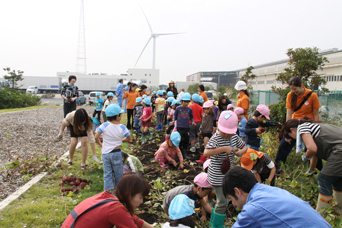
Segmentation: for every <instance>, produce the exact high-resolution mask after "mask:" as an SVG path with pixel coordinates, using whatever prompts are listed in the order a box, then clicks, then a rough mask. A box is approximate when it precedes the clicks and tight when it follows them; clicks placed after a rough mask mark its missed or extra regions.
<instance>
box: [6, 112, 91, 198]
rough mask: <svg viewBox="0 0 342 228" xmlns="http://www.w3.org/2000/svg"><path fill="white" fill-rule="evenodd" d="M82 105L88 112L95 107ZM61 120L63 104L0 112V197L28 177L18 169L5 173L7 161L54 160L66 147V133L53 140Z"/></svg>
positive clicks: (15, 188)
mask: <svg viewBox="0 0 342 228" xmlns="http://www.w3.org/2000/svg"><path fill="white" fill-rule="evenodd" d="M84 108H85V109H86V110H87V112H88V114H90V115H91V114H92V111H93V109H94V108H93V107H84ZM62 120H63V107H48V108H41V109H35V110H28V111H21V112H9V113H2V114H0V124H1V131H0V167H1V169H0V200H3V199H4V198H6V197H7V196H8V195H9V194H11V193H12V192H14V191H16V190H17V188H19V187H20V186H21V185H23V184H25V183H26V182H27V181H29V180H30V179H25V181H24V180H23V173H22V172H20V170H18V169H11V171H10V172H8V170H7V169H5V168H4V167H5V166H6V163H8V162H13V161H16V160H18V161H19V162H21V161H25V160H30V159H32V158H37V157H38V158H44V157H45V158H47V159H51V160H53V159H54V158H56V157H57V158H59V157H60V156H61V155H63V154H64V153H65V152H66V151H67V150H68V148H69V143H70V137H69V135H68V134H65V135H64V136H65V137H64V138H63V140H62V141H59V142H55V139H56V137H57V135H58V132H59V128H60V126H61V122H62ZM31 178H33V176H32V177H31Z"/></svg>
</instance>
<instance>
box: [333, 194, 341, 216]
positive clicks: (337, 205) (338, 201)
mask: <svg viewBox="0 0 342 228" xmlns="http://www.w3.org/2000/svg"><path fill="white" fill-rule="evenodd" d="M333 196H334V201H335V206H334V210H335V212H336V213H337V214H339V215H342V192H340V191H335V190H334V194H333Z"/></svg>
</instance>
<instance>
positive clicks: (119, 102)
mask: <svg viewBox="0 0 342 228" xmlns="http://www.w3.org/2000/svg"><path fill="white" fill-rule="evenodd" d="M118 104H119V106H120V108H121V107H122V96H119V97H118Z"/></svg>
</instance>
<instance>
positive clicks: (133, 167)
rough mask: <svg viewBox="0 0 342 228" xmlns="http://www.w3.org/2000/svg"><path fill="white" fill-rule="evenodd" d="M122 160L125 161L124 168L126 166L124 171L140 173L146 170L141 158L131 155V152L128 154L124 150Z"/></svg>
mask: <svg viewBox="0 0 342 228" xmlns="http://www.w3.org/2000/svg"><path fill="white" fill-rule="evenodd" d="M122 162H123V168H124V173H129V172H133V173H139V174H142V173H143V172H144V167H143V165H142V163H141V161H140V160H139V158H137V157H135V156H133V155H131V154H126V153H124V152H122Z"/></svg>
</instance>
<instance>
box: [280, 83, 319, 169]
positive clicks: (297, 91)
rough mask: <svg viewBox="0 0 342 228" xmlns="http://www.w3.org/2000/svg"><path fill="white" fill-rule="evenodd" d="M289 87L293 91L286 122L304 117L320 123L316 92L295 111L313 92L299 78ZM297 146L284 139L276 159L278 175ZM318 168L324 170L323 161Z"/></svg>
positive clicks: (287, 102)
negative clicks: (281, 166)
mask: <svg viewBox="0 0 342 228" xmlns="http://www.w3.org/2000/svg"><path fill="white" fill-rule="evenodd" d="M289 87H290V89H291V92H289V93H288V94H287V98H286V109H287V111H286V121H288V120H290V119H301V118H303V117H309V118H310V119H312V120H313V121H314V122H318V121H319V111H318V109H319V107H320V104H319V100H318V96H317V94H316V93H315V92H312V94H311V95H310V97H309V98H308V99H307V100H306V101H305V103H304V104H303V106H302V107H301V108H300V109H299V110H297V111H295V110H296V109H297V107H298V106H299V105H300V104H301V103H302V101H303V100H304V99H305V97H306V96H307V95H308V94H309V93H310V92H311V90H310V89H307V88H305V87H304V85H303V82H302V80H301V79H300V78H299V77H292V78H291V79H290V82H289ZM295 145H296V141H295V140H294V139H292V140H288V139H285V137H283V139H282V140H281V142H280V144H279V148H278V152H277V156H276V159H275V162H276V167H277V172H278V173H279V168H280V162H283V163H285V162H286V159H287V156H288V155H289V153H290V152H291V150H292V148H293V147H294V146H295ZM317 168H318V169H321V168H322V160H319V161H318V164H317Z"/></svg>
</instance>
